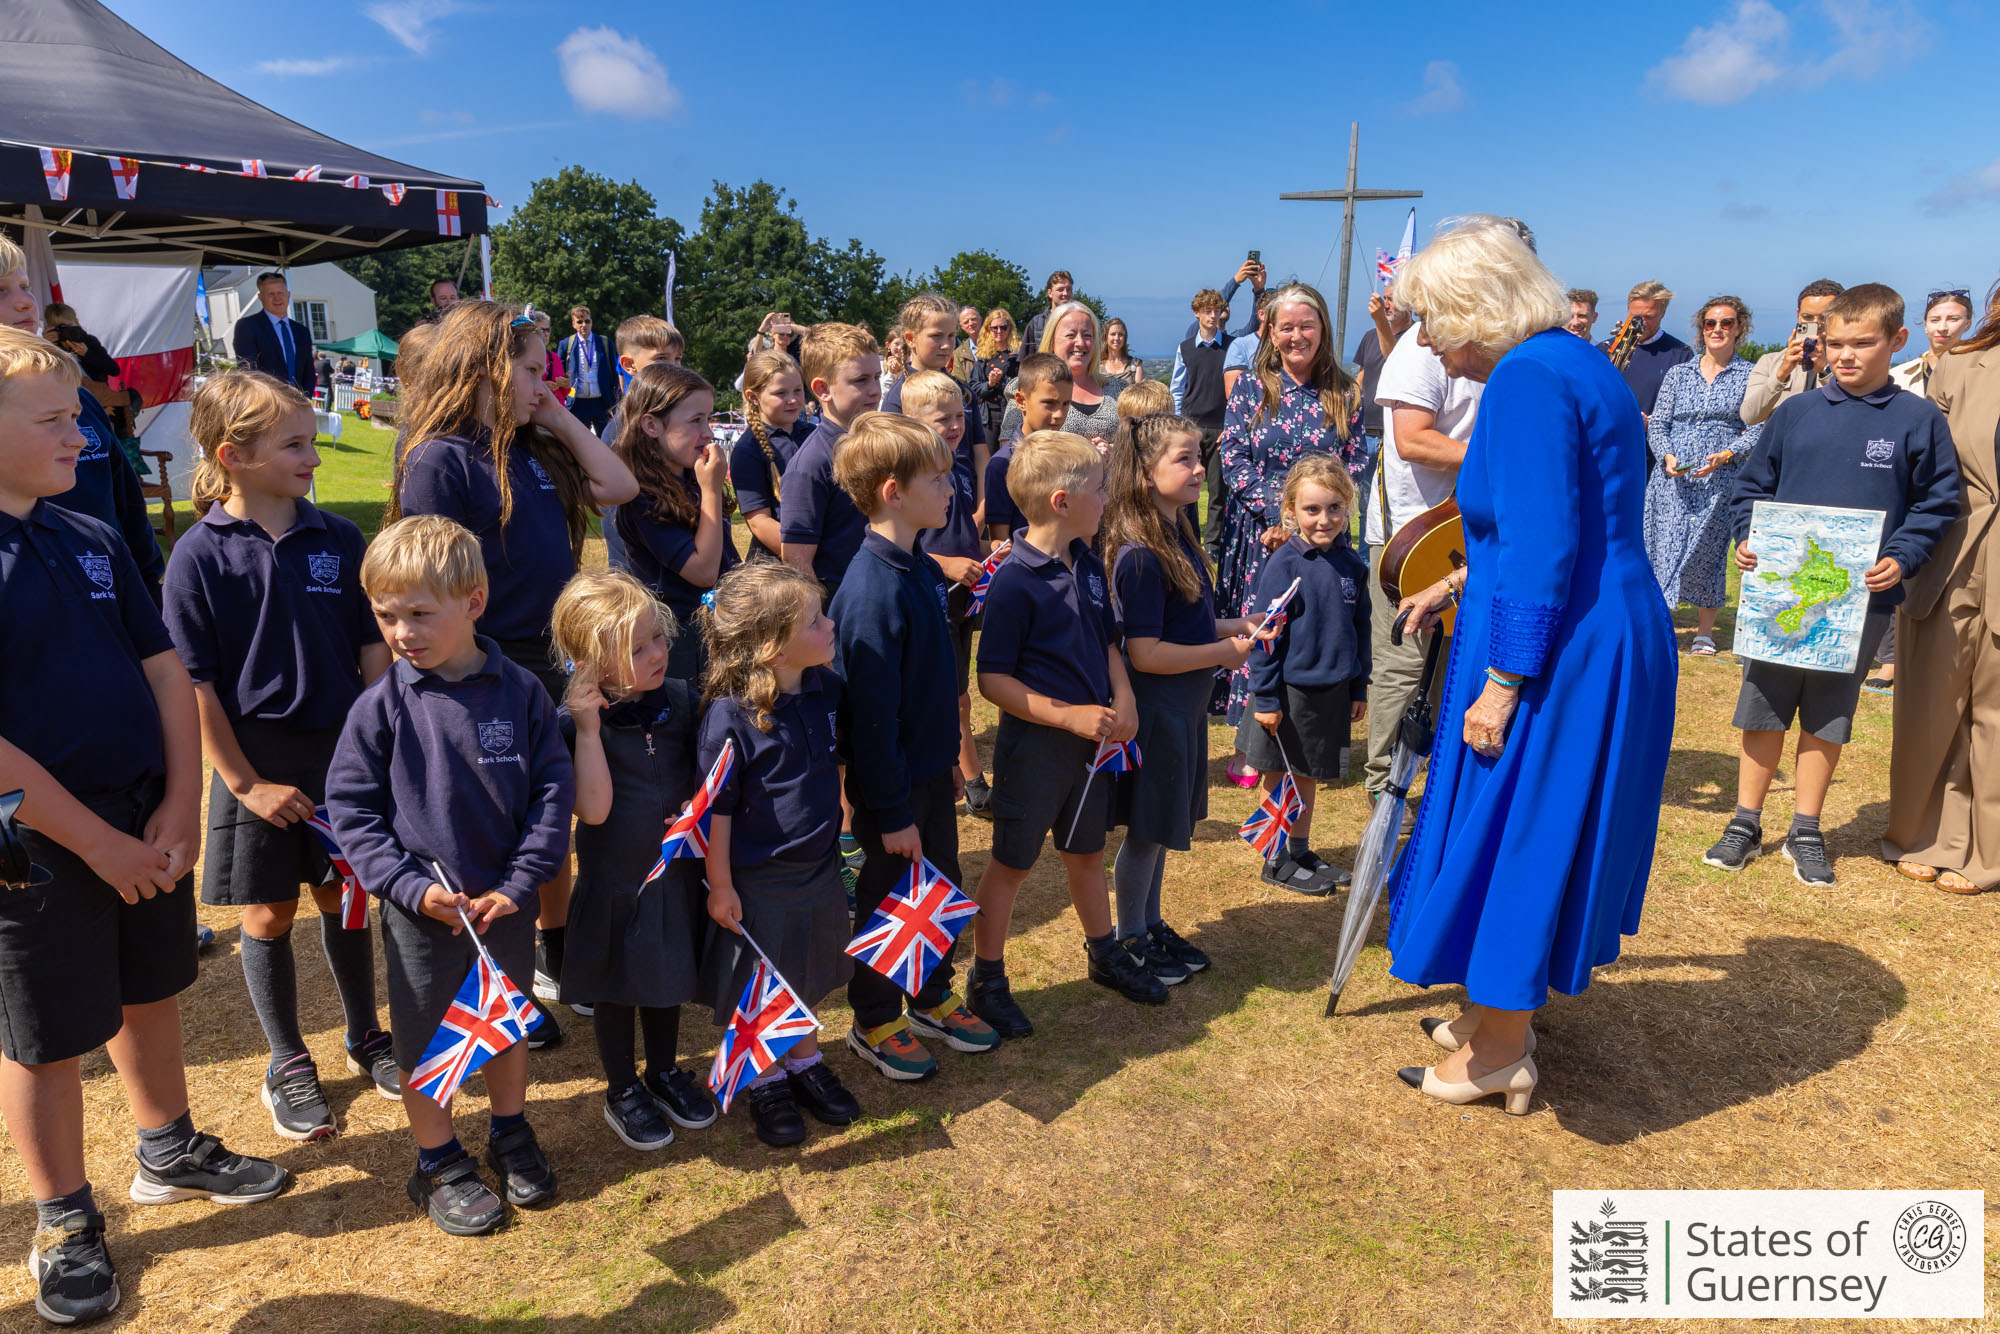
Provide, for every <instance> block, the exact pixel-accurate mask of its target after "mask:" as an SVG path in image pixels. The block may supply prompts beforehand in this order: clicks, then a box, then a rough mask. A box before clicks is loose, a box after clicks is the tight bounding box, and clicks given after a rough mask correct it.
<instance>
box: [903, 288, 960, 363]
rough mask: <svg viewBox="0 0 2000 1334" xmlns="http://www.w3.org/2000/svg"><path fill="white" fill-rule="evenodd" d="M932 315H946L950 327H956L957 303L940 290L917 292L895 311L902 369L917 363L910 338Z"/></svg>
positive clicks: (914, 349)
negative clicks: (949, 321) (950, 324)
mask: <svg viewBox="0 0 2000 1334" xmlns="http://www.w3.org/2000/svg"><path fill="white" fill-rule="evenodd" d="M933 315H944V316H947V317H948V318H949V319H950V320H951V322H952V328H953V329H956V328H957V327H958V305H957V303H956V302H954V301H953V300H952V299H951V298H950V297H948V296H945V295H944V294H943V293H941V292H919V293H917V294H916V295H915V296H913V297H911V298H910V299H909V300H908V301H905V302H904V303H903V308H902V309H901V310H899V311H897V312H896V341H897V343H899V344H901V345H902V349H903V369H904V370H906V371H907V370H909V369H910V368H911V367H912V366H915V365H916V364H917V351H916V346H915V344H914V343H913V342H912V340H913V339H915V338H916V336H917V331H918V330H920V329H922V328H923V327H924V321H925V320H926V319H929V318H930V317H931V316H933Z"/></svg>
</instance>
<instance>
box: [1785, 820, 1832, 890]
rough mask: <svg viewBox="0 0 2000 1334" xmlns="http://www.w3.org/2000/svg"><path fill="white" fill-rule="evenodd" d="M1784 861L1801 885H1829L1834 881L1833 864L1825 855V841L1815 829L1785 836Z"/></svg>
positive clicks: (1802, 830)
mask: <svg viewBox="0 0 2000 1334" xmlns="http://www.w3.org/2000/svg"><path fill="white" fill-rule="evenodd" d="M1783 851H1784V854H1785V860H1786V861H1788V862H1790V863H1791V864H1792V874H1793V875H1795V876H1797V877H1798V878H1799V883H1800V884H1802V885H1830V884H1832V883H1833V881H1834V876H1833V862H1832V861H1831V860H1830V859H1829V858H1828V857H1827V855H1826V839H1825V837H1824V836H1823V835H1821V833H1820V832H1819V831H1818V830H1817V829H1801V830H1797V831H1795V832H1793V833H1790V834H1787V835H1786V836H1785V843H1784V849H1783Z"/></svg>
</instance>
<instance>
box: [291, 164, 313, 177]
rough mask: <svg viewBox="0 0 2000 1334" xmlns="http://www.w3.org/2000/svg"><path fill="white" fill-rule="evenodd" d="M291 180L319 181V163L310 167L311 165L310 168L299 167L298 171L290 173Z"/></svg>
mask: <svg viewBox="0 0 2000 1334" xmlns="http://www.w3.org/2000/svg"><path fill="white" fill-rule="evenodd" d="M292 179H293V180H295V181H316V180H318V179H319V163H317V162H315V163H313V164H312V165H311V166H310V167H300V168H299V169H298V170H297V171H295V172H293V173H292Z"/></svg>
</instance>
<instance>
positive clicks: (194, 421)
mask: <svg viewBox="0 0 2000 1334" xmlns="http://www.w3.org/2000/svg"><path fill="white" fill-rule="evenodd" d="M311 411H312V404H311V403H310V402H308V401H307V399H306V396H305V395H304V394H302V393H300V392H299V391H298V389H297V388H295V387H294V386H292V385H288V384H286V383H285V382H284V381H282V380H279V379H277V378H275V377H274V376H269V375H266V374H264V373H263V372H262V371H229V372H228V373H226V374H223V375H218V376H216V377H215V378H214V379H212V380H210V381H209V382H208V383H207V384H204V385H203V386H202V387H201V388H199V389H197V390H195V391H194V402H193V403H192V404H190V405H189V408H188V434H189V435H191V436H193V437H194V442H195V443H196V444H198V445H200V446H201V457H200V458H199V459H197V460H196V461H195V465H194V482H193V484H192V487H191V489H192V491H193V493H194V512H195V513H196V514H207V513H208V512H209V510H210V509H212V508H213V507H214V506H216V505H217V504H219V503H221V502H222V501H224V500H227V499H228V498H229V490H230V479H229V470H228V469H227V468H224V467H223V466H222V457H221V455H222V447H223V446H224V445H234V446H235V447H236V448H237V449H239V450H242V451H244V452H245V453H247V454H250V456H251V458H253V459H254V458H255V452H254V451H255V449H256V446H257V443H258V442H259V441H260V440H262V439H264V437H266V436H268V435H270V434H271V433H272V432H273V431H275V430H277V429H278V427H279V426H280V425H281V424H282V423H283V422H284V420H285V418H286V417H288V416H290V415H291V414H292V413H294V412H307V413H309V412H311Z"/></svg>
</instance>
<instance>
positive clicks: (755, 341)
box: [749, 310, 805, 361]
mask: <svg viewBox="0 0 2000 1334" xmlns="http://www.w3.org/2000/svg"><path fill="white" fill-rule="evenodd" d="M804 334H805V328H804V326H802V325H797V324H794V323H792V312H791V311H789V310H774V311H771V312H770V313H769V314H767V315H765V316H764V318H763V320H762V321H760V322H759V323H758V325H757V332H756V333H754V334H752V335H751V336H750V351H749V355H750V356H753V357H754V356H756V355H757V354H758V353H759V352H768V351H770V350H771V349H772V348H776V349H777V350H778V351H780V352H783V353H785V354H786V355H787V356H789V357H790V358H791V359H792V360H793V361H797V360H798V359H799V339H800V338H801V337H802V336H803V335H804Z"/></svg>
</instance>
